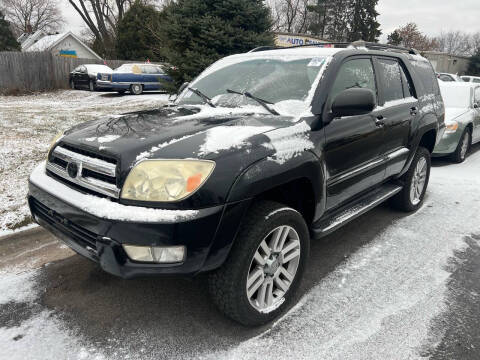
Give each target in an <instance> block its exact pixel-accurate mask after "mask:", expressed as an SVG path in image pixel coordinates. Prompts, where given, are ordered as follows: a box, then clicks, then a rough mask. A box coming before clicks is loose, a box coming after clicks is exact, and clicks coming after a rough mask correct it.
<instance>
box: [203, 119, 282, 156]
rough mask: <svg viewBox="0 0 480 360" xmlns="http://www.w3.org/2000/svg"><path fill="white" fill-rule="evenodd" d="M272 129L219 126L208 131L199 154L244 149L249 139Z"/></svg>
mask: <svg viewBox="0 0 480 360" xmlns="http://www.w3.org/2000/svg"><path fill="white" fill-rule="evenodd" d="M272 129H274V128H273V127H271V126H218V127H214V128H211V129H208V130H207V131H206V136H205V142H204V143H203V144H202V145H201V146H200V150H199V152H198V154H199V155H200V156H204V155H207V154H212V153H214V154H215V153H218V152H220V151H221V150H228V149H232V148H239V147H242V146H244V145H246V141H247V139H248V138H250V137H252V136H254V135H258V134H262V133H264V132H266V131H269V130H272Z"/></svg>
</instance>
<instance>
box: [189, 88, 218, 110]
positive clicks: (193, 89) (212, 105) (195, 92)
mask: <svg viewBox="0 0 480 360" xmlns="http://www.w3.org/2000/svg"><path fill="white" fill-rule="evenodd" d="M188 90H190V91H191V92H193V93H194V94H195V95H198V96H199V97H201V98H202V99H203V101H205V102H206V103H207V104H208V105H210V106H211V107H216V106H215V105H214V104H213V103H212V99H210V98H209V97H208V96H207V95H205V94H204V93H202V92H201V91H200V90H198V89H195V88H193V87H189V88H188Z"/></svg>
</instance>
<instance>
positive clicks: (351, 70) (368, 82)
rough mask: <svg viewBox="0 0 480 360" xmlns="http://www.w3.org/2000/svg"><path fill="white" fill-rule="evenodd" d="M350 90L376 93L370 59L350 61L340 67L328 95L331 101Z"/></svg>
mask: <svg viewBox="0 0 480 360" xmlns="http://www.w3.org/2000/svg"><path fill="white" fill-rule="evenodd" d="M352 88H364V89H370V90H372V91H373V92H374V93H375V94H376V93H377V87H376V85H375V74H374V72H373V65H372V61H371V60H370V59H356V60H350V61H347V62H346V63H344V64H343V65H342V67H341V68H340V70H339V71H338V75H337V78H336V79H335V83H334V84H333V88H332V91H331V93H330V94H331V95H330V99H331V101H333V99H335V97H336V96H337V95H338V94H339V93H341V92H342V91H343V90H346V89H352Z"/></svg>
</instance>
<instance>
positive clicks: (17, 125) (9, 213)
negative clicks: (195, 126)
mask: <svg viewBox="0 0 480 360" xmlns="http://www.w3.org/2000/svg"><path fill="white" fill-rule="evenodd" d="M166 101H167V95H164V94H159V93H147V94H142V95H140V96H133V95H124V96H120V95H118V94H116V93H98V92H95V93H91V92H87V91H75V90H68V91H57V92H51V93H42V94H37V95H28V96H0V234H1V232H2V231H5V230H7V229H14V228H17V227H20V226H22V225H26V224H27V223H28V222H29V221H30V220H29V212H28V209H27V206H26V202H25V195H26V192H27V179H28V175H29V174H30V172H31V171H32V170H33V168H34V167H35V165H36V164H37V163H39V162H40V161H42V160H44V159H45V155H46V152H47V150H48V147H49V145H50V141H51V140H52V138H53V137H54V136H55V135H56V134H57V133H58V132H60V131H63V130H66V129H68V128H70V127H71V126H73V125H75V124H77V123H80V122H84V121H88V120H92V119H95V118H97V117H99V116H102V115H106V114H108V115H111V114H121V113H124V112H129V111H135V110H142V109H152V108H155V107H158V106H160V105H162V104H164V103H166Z"/></svg>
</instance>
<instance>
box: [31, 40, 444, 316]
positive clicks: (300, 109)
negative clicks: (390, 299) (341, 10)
mask: <svg viewBox="0 0 480 360" xmlns="http://www.w3.org/2000/svg"><path fill="white" fill-rule="evenodd" d="M332 46H335V47H332V48H324V47H317V46H309V47H296V48H288V49H265V48H263V49H259V50H256V51H255V50H253V51H251V52H249V53H245V54H239V55H233V56H229V57H226V58H224V59H222V60H220V61H218V62H216V63H215V64H213V65H212V66H210V67H209V68H208V69H206V70H205V71H204V72H203V73H202V74H201V75H200V76H198V77H197V78H196V79H195V80H194V81H193V82H192V83H191V84H185V86H183V87H182V91H181V93H180V94H179V96H178V97H177V99H176V100H175V101H174V102H173V103H171V104H169V105H166V106H164V107H162V108H160V109H157V110H153V111H144V112H132V113H128V114H125V115H123V116H121V117H114V118H107V119H103V120H96V121H92V122H88V123H84V124H81V125H78V126H76V127H74V128H72V129H70V130H68V131H67V132H65V133H64V134H62V135H61V136H60V137H59V138H57V139H56V140H55V141H54V142H53V144H52V147H51V148H50V151H49V154H48V161H47V162H46V163H44V164H41V165H40V166H39V167H37V168H36V169H35V170H34V171H33V173H32V174H31V177H30V182H29V195H28V201H29V205H30V209H31V212H32V215H33V217H34V219H35V220H36V221H37V222H38V223H39V224H41V225H42V226H43V227H45V228H47V229H48V230H50V231H51V232H52V233H54V234H55V235H56V236H58V237H59V238H61V239H63V240H64V241H65V242H66V243H67V244H68V245H69V246H70V247H71V248H72V249H73V250H75V251H76V252H78V253H79V254H81V255H83V256H86V257H87V258H89V259H91V260H93V261H95V262H98V263H99V264H100V266H101V267H102V268H103V269H104V270H105V271H107V272H109V273H111V274H114V275H118V276H121V277H124V278H131V277H135V276H143V275H171V274H175V275H189V276H190V275H196V274H198V273H201V272H208V273H209V290H210V293H211V296H212V298H213V300H214V302H215V303H216V304H217V305H218V307H219V308H220V309H221V310H222V311H223V312H224V313H225V314H226V315H228V316H230V317H231V318H233V319H235V320H237V321H239V322H241V323H243V324H247V325H257V324H262V323H265V322H268V321H270V320H272V319H273V318H275V317H276V316H278V315H279V314H280V313H281V312H282V311H284V310H285V309H286V308H287V307H288V306H289V302H290V301H291V300H292V298H293V295H294V293H295V291H296V290H297V288H298V286H299V282H300V280H301V278H302V275H303V272H304V270H305V266H306V263H307V259H308V255H309V242H310V239H318V238H321V237H322V236H325V235H327V234H329V233H331V232H332V231H334V230H336V229H337V228H339V227H340V226H342V225H344V224H345V223H347V222H348V221H350V220H352V219H354V218H355V217H357V216H359V215H361V214H363V213H365V212H366V211H368V210H369V209H371V208H373V207H374V206H376V205H378V204H380V203H381V202H383V201H385V200H387V199H389V198H390V199H391V202H392V204H393V205H395V207H397V208H398V209H402V210H405V211H414V210H416V209H418V208H419V207H420V206H421V204H422V201H423V198H424V195H425V191H426V189H427V184H428V180H429V174H430V154H431V152H432V150H433V148H434V146H435V144H436V142H437V139H439V137H441V135H442V132H443V130H444V106H443V101H442V98H441V95H440V91H439V88H438V84H437V79H436V76H435V73H434V70H433V68H432V66H431V65H430V63H429V62H428V61H427V60H426V59H424V58H423V57H421V56H420V55H418V54H416V52H415V51H413V50H412V51H405V50H404V49H403V50H402V49H397V48H390V47H388V48H387V47H383V46H380V45H374V44H365V43H363V44H361V45H358V44H353V45H349V46H347V45H345V44H335V45H332Z"/></svg>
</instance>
